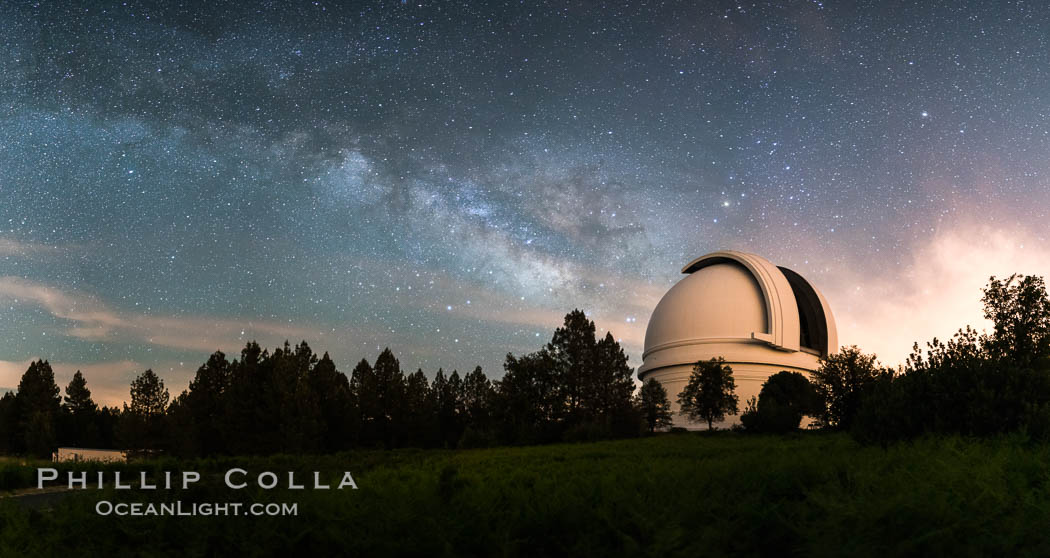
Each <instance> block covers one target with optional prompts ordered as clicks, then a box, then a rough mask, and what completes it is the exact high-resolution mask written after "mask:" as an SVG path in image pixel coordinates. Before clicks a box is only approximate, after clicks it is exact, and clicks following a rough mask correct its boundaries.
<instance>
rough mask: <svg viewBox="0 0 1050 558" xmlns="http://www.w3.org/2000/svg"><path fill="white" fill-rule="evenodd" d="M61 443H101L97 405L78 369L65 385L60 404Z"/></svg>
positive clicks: (74, 444)
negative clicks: (64, 392)
mask: <svg viewBox="0 0 1050 558" xmlns="http://www.w3.org/2000/svg"><path fill="white" fill-rule="evenodd" d="M61 416H62V421H61V422H62V423H63V427H62V428H61V429H60V431H61V432H62V438H63V440H61V441H62V443H63V444H69V445H73V446H81V447H93V446H98V445H100V444H101V442H102V440H101V435H100V433H99V429H98V405H96V404H95V401H94V400H92V399H91V390H90V389H88V387H87V380H85V379H84V375H83V374H81V373H80V371H79V370H77V371H76V373H75V374H73V379H72V380H70V381H69V385H67V386H66V396H65V401H64V402H63V404H62V414H61Z"/></svg>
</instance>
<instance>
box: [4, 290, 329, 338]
mask: <svg viewBox="0 0 1050 558" xmlns="http://www.w3.org/2000/svg"><path fill="white" fill-rule="evenodd" d="M4 299H6V300H8V301H11V302H14V303H20V304H35V305H39V306H41V307H43V308H44V309H45V310H47V311H48V312H49V313H50V314H52V315H53V316H55V317H56V318H61V319H63V320H68V321H69V322H70V323H69V327H68V328H67V329H65V330H64V331H63V333H64V334H66V335H69V336H72V337H76V338H79V339H87V340H93V341H126V340H137V341H139V342H144V343H148V344H150V345H157V346H162V347H172V348H176V349H188V350H195V351H202V352H212V351H215V350H224V351H231V350H236V349H237V348H238V347H239V346H241V345H243V344H244V342H245V341H247V340H251V339H256V338H258V339H259V340H260V341H263V340H266V341H283V340H284V339H290V340H299V339H306V338H318V337H324V336H325V332H326V329H325V328H318V327H311V326H308V325H296V324H293V323H283V322H272V321H259V320H248V319H246V320H236V319H230V318H214V319H213V318H208V317H201V316H196V317H182V316H153V315H147V314H142V313H133V312H121V311H118V310H114V309H112V308H109V307H108V306H107V305H106V304H104V303H102V302H101V301H99V300H98V299H97V298H95V297H93V296H91V295H87V294H85V293H81V292H72V291H63V290H60V289H56V288H54V287H50V286H47V285H43V284H41V283H37V282H34V281H28V280H25V279H21V278H18V277H0V300H4Z"/></svg>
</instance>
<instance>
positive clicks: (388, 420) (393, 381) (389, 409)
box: [354, 347, 405, 447]
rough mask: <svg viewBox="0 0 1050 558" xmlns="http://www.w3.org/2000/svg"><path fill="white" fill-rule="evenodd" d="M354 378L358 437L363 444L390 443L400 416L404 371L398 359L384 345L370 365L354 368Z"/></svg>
mask: <svg viewBox="0 0 1050 558" xmlns="http://www.w3.org/2000/svg"><path fill="white" fill-rule="evenodd" d="M365 364H367V362H365ZM359 372H360V378H359V379H358V378H357V376H358V373H359ZM354 378H355V379H356V380H357V381H356V382H355V385H356V388H357V390H358V391H357V394H356V395H357V399H358V401H359V404H360V406H361V419H362V424H361V432H362V434H361V437H362V441H363V442H364V443H365V444H366V445H380V446H385V447H394V446H395V445H396V442H397V440H396V433H397V431H398V430H399V427H400V423H401V421H402V420H403V417H404V413H403V400H404V389H405V375H404V373H403V372H402V371H401V365H400V363H399V362H398V360H397V358H396V357H394V353H393V352H392V351H391V350H390V348H389V347H388V348H386V349H384V350H383V352H382V353H380V354H379V357H378V358H376V362H375V366H374V367H362V368H361V369H360V370H358V369H354Z"/></svg>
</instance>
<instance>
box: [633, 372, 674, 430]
mask: <svg viewBox="0 0 1050 558" xmlns="http://www.w3.org/2000/svg"><path fill="white" fill-rule="evenodd" d="M638 408H639V410H640V411H641V413H642V417H643V419H644V420H645V425H646V427H647V428H648V429H649V432H655V431H656V429H658V428H665V427H668V426H671V419H672V416H671V401H670V400H668V399H667V390H666V389H664V386H663V384H661V383H660V382H658V381H656V379H655V378H649V379H648V380H646V381H645V382H644V383H642V388H641V389H640V390H639V391H638Z"/></svg>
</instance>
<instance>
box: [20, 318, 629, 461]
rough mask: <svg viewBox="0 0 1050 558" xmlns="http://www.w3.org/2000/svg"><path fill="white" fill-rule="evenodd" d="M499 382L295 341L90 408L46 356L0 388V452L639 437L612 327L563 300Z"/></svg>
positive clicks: (143, 383) (307, 449)
mask: <svg viewBox="0 0 1050 558" xmlns="http://www.w3.org/2000/svg"><path fill="white" fill-rule="evenodd" d="M504 368H505V374H504V376H503V378H502V379H500V380H497V381H492V380H490V379H489V378H488V377H486V376H485V374H484V373H483V372H482V370H481V368H480V367H478V368H475V369H474V370H473V371H472V372H470V373H468V374H466V375H464V376H461V375H460V374H459V373H458V372H457V371H452V372H451V373H445V372H444V371H443V370H438V371H437V373H436V375H435V376H434V379H433V381H430V380H428V378H427V376H426V375H425V374H424V373H423V371H422V370H416V371H415V372H411V373H406V371H405V370H403V369H402V368H401V365H400V363H399V362H398V360H397V358H396V357H395V355H394V353H393V352H392V351H391V350H390V349H386V350H384V351H383V352H382V353H381V354H380V355H379V356H378V358H376V360H375V361H374V362H372V363H370V362H368V361H367V360H365V359H362V360H361V361H360V362H358V363H357V365H356V366H355V367H354V368H353V370H352V371H351V373H350V374H349V375H347V374H344V373H343V372H341V371H339V370H337V369H336V366H335V363H334V362H333V361H332V359H331V358H330V357H329V355H328V353H324V354H323V355H320V356H318V355H317V354H316V353H315V352H314V351H313V349H311V348H310V347H309V345H307V343H306V342H305V341H304V342H301V343H299V344H298V345H295V346H291V345H289V344H288V343H287V342H285V344H284V346H283V347H279V348H277V349H275V350H274V351H273V352H270V351H268V350H265V349H263V348H262V347H260V346H259V345H258V344H257V343H255V342H250V343H248V344H247V345H246V346H245V347H244V348H243V349H242V350H241V354H240V356H239V358H234V359H233V360H232V361H231V360H229V359H228V358H227V356H226V355H225V354H223V353H222V352H216V353H214V354H212V355H211V356H210V357H209V358H208V360H207V362H205V363H204V364H203V365H202V366H201V367H200V368H199V369H198V370H197V372H196V374H195V376H194V378H193V380H192V381H191V382H190V385H189V387H188V389H186V390H185V391H183V392H182V393H181V394H179V395H178V396H177V397H175V398H174V399H172V398H171V396H170V393H169V391H168V389H167V388H166V387H165V386H164V382H163V380H162V379H161V378H160V377H158V376H157V374H155V373H154V372H153V371H152V370H146V371H145V372H143V373H142V374H140V375H139V376H138V377H137V378H135V380H134V381H133V382H132V384H131V390H130V391H131V402H130V404H125V405H124V406H123V408H115V407H99V406H98V405H96V404H95V403H94V401H93V400H92V398H91V392H90V390H89V389H88V387H87V383H86V381H85V378H84V376H83V375H82V374H81V373H80V372H79V371H78V372H77V373H76V374H75V375H74V377H73V380H72V381H71V382H70V383H69V385H68V386H67V387H66V389H65V397H64V398H63V397H60V392H59V388H58V386H57V385H56V384H55V380H54V374H53V372H52V370H51V366H50V365H49V364H48V362H47V361H38V362H34V363H32V364H31V365H30V366H29V369H28V370H27V371H26V373H25V374H24V375H23V377H22V380H21V382H20V383H19V385H18V390H17V392H15V393H7V394H6V395H4V397H3V398H2V399H0V451H3V452H5V453H19V454H22V453H27V454H32V455H38V456H48V455H50V453H51V452H52V451H53V450H54V449H55V447H57V446H77V447H119V448H126V449H130V450H138V451H143V452H166V453H171V454H174V455H180V456H209V455H223V454H229V455H250V454H273V453H323V452H335V451H340V450H345V449H350V448H355V447H383V448H394V447H474V446H488V445H494V444H531V443H544V442H552V441H558V440H582V439H599V438H610V437H623V436H635V435H638V434H639V433H640V432H641V431H642V429H643V428H644V424H643V417H642V411H641V409H640V407H639V406H640V401H636V400H635V399H634V398H633V392H634V382H633V380H632V375H633V370H632V369H631V368H630V367H629V366H628V365H627V355H626V354H625V353H624V351H623V349H622V348H621V347H620V345H619V343H617V342H616V341H615V340H614V339H613V337H612V335H611V334H607V335H606V336H605V337H604V338H601V339H598V338H597V337H596V336H595V326H594V323H593V322H592V321H591V320H589V319H588V318H587V317H586V315H585V314H584V313H583V312H581V311H579V310H574V311H573V312H570V313H569V314H568V315H566V316H565V321H564V325H563V326H562V327H560V328H558V329H557V330H556V331H555V332H554V335H553V337H552V339H551V341H550V342H549V343H547V345H546V346H544V347H543V348H541V349H540V350H539V351H536V352H534V353H530V354H526V355H522V356H514V355H512V354H508V355H507V357H506V362H505V364H504Z"/></svg>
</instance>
